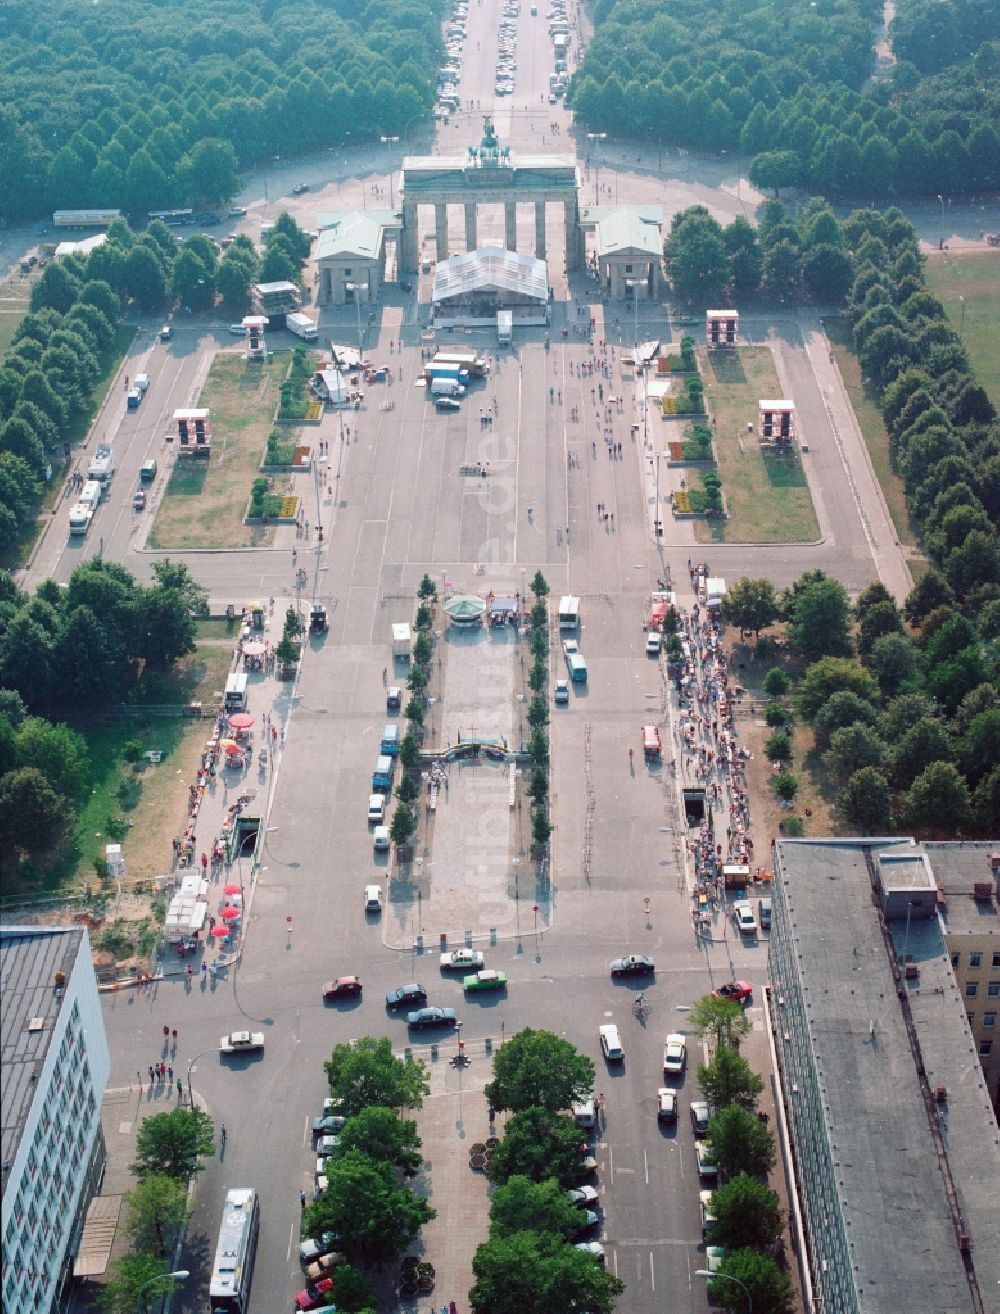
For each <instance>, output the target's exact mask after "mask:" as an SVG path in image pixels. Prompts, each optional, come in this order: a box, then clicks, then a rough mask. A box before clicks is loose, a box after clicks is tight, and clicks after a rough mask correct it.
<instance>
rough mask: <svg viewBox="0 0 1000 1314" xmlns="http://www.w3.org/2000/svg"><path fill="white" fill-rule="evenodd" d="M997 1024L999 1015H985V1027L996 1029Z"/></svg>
mask: <svg viewBox="0 0 1000 1314" xmlns="http://www.w3.org/2000/svg"><path fill="white" fill-rule="evenodd" d="M996 1024H997V1015H996V1013H984V1014H983V1026H984V1027H995V1026H996Z"/></svg>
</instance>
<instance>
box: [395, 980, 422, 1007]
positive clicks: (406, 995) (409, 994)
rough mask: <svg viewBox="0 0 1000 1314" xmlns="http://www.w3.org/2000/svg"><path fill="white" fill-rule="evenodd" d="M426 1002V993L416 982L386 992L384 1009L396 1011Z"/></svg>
mask: <svg viewBox="0 0 1000 1314" xmlns="http://www.w3.org/2000/svg"><path fill="white" fill-rule="evenodd" d="M426 1001H427V991H426V990H425V989H424V987H423V986H422V985H418V983H417V982H416V981H414V982H412V983H411V984H410V985H401V986H397V987H396V989H395V990H390V991H388V992H387V994H386V997H385V1006H386V1008H391V1009H397V1008H406V1007H411V1008H412V1006H413V1005H414V1004H423V1003H426Z"/></svg>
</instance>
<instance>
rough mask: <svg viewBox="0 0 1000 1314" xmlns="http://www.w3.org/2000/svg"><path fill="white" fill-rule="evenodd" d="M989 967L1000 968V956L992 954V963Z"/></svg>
mask: <svg viewBox="0 0 1000 1314" xmlns="http://www.w3.org/2000/svg"><path fill="white" fill-rule="evenodd" d="M991 966H993V967H1000V954H994V955H993V962H992V964H991Z"/></svg>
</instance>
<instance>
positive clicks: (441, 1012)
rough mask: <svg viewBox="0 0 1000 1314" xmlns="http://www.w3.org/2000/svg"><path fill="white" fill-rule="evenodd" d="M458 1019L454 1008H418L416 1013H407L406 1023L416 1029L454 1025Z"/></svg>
mask: <svg viewBox="0 0 1000 1314" xmlns="http://www.w3.org/2000/svg"><path fill="white" fill-rule="evenodd" d="M457 1021H458V1019H457V1017H456V1016H455V1010H454V1009H453V1008H418V1009H417V1011H416V1012H415V1013H407V1015H406V1024H407V1026H410V1027H412V1028H413V1029H414V1031H422V1030H423V1029H424V1028H425V1027H453V1026H454V1025H455V1023H456V1022H457Z"/></svg>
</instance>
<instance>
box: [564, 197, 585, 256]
mask: <svg viewBox="0 0 1000 1314" xmlns="http://www.w3.org/2000/svg"><path fill="white" fill-rule="evenodd" d="M564 208H565V211H566V268H567V269H568V270H569V269H579V267H580V246H581V241H580V213H579V209H578V207H577V202H576V197H575V196H574V197H573V199H572V200H571V201H566V202H565V203H564Z"/></svg>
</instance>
